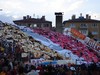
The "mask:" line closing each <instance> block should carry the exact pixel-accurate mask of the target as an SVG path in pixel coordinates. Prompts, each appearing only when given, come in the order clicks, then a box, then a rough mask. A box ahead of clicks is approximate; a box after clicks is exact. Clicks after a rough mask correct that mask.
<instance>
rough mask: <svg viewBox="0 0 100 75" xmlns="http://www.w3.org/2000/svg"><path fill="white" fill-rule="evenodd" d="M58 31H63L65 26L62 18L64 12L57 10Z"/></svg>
mask: <svg viewBox="0 0 100 75" xmlns="http://www.w3.org/2000/svg"><path fill="white" fill-rule="evenodd" d="M55 16H56V19H55V21H56V31H57V32H60V33H62V30H63V26H62V19H63V13H62V12H56V13H55Z"/></svg>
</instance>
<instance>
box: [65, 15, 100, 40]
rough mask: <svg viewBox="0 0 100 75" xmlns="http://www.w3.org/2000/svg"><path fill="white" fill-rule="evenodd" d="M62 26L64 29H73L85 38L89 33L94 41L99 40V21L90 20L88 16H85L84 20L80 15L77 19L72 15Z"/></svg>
mask: <svg viewBox="0 0 100 75" xmlns="http://www.w3.org/2000/svg"><path fill="white" fill-rule="evenodd" d="M63 24H64V27H65V28H66V27H68V28H75V29H77V30H79V31H80V32H81V33H83V34H84V35H86V36H87V35H88V33H89V32H91V33H92V34H93V35H94V38H95V39H98V40H100V20H94V19H91V16H89V15H88V14H86V18H84V17H83V16H82V14H80V17H79V18H76V16H75V15H73V16H72V19H70V20H66V21H64V22H63Z"/></svg>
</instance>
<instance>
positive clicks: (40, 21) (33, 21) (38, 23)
mask: <svg viewBox="0 0 100 75" xmlns="http://www.w3.org/2000/svg"><path fill="white" fill-rule="evenodd" d="M13 22H14V23H15V24H17V25H20V26H23V25H24V26H28V27H32V28H34V27H39V28H45V27H46V28H50V29H51V28H52V22H51V21H47V20H46V19H45V16H42V17H41V18H31V16H29V15H27V16H23V19H22V20H15V21H13Z"/></svg>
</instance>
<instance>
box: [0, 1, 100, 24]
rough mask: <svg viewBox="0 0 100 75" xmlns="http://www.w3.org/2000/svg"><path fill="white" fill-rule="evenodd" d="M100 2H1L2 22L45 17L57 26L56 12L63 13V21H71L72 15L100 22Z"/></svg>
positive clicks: (0, 14) (0, 13) (0, 17)
mask: <svg viewBox="0 0 100 75" xmlns="http://www.w3.org/2000/svg"><path fill="white" fill-rule="evenodd" d="M99 3H100V0H0V20H1V21H3V22H8V23H13V20H19V19H22V18H23V16H26V15H30V16H32V18H41V17H42V16H45V18H46V20H48V21H52V24H53V26H55V14H54V13H55V12H63V21H65V20H68V19H71V16H72V15H76V18H78V17H79V15H80V13H82V15H83V16H84V17H85V16H86V14H89V15H91V18H92V19H97V20H100V8H99V7H100V5H99Z"/></svg>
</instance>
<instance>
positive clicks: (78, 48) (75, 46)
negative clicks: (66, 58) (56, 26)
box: [33, 28, 100, 62]
mask: <svg viewBox="0 0 100 75" xmlns="http://www.w3.org/2000/svg"><path fill="white" fill-rule="evenodd" d="M33 32H36V33H38V34H40V35H43V36H45V37H47V38H48V39H50V40H51V41H53V42H54V43H56V44H59V45H60V46H61V47H62V48H64V49H68V50H71V51H72V52H73V53H74V54H76V55H78V56H79V57H82V58H84V59H85V60H86V61H87V62H98V61H100V60H99V58H98V56H97V55H96V54H95V52H93V50H91V49H88V47H87V46H86V45H84V44H82V43H81V42H80V41H78V40H76V39H75V38H73V37H71V36H68V35H63V34H61V33H58V32H53V31H51V30H45V29H41V28H36V29H34V30H33Z"/></svg>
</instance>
